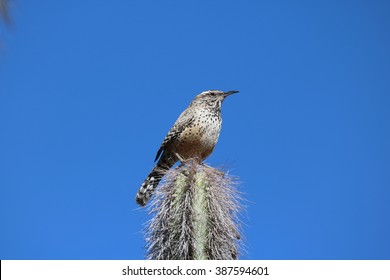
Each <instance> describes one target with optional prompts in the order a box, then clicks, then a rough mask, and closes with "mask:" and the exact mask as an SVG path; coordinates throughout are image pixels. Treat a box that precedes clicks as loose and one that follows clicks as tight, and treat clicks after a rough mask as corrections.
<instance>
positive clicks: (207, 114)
mask: <svg viewBox="0 0 390 280" xmlns="http://www.w3.org/2000/svg"><path fill="white" fill-rule="evenodd" d="M237 92H238V91H236V90H232V91H228V92H223V91H219V90H208V91H204V92H202V93H201V94H198V95H197V96H196V97H195V98H194V100H192V102H191V104H190V105H189V106H188V107H187V109H186V110H185V111H184V112H183V113H181V115H180V116H179V118H178V119H177V120H176V123H175V124H174V125H173V127H172V128H171V130H170V131H169V132H168V134H167V136H165V138H164V140H163V142H162V144H161V146H160V148H159V150H158V152H157V155H156V159H155V161H157V160H158V162H157V164H156V166H155V167H154V168H153V170H152V171H151V172H150V174H149V175H148V177H146V179H145V181H144V182H143V184H142V185H141V187H140V189H139V191H138V193H137V196H136V201H137V203H138V204H139V205H141V206H145V205H146V203H147V202H148V201H149V199H150V197H151V195H152V194H153V191H154V189H155V188H156V187H157V185H158V183H159V182H160V181H161V179H162V177H163V176H164V175H165V173H166V172H167V171H168V170H169V169H170V168H171V167H172V166H173V165H174V164H175V163H176V162H177V161H179V160H180V161H185V160H187V159H196V160H199V162H201V161H203V160H205V159H206V158H207V157H208V156H209V155H210V154H211V153H212V152H213V149H214V147H215V145H216V144H217V141H218V137H219V133H220V131H221V124H222V116H221V105H222V102H223V100H224V99H225V98H226V97H227V96H229V95H231V94H233V93H237Z"/></svg>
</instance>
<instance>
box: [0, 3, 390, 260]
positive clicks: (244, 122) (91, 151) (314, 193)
mask: <svg viewBox="0 0 390 280" xmlns="http://www.w3.org/2000/svg"><path fill="white" fill-rule="evenodd" d="M389 12H390V4H389V2H388V1H335V0H334V1H333V0H332V1H330V0H326V1H325V0H324V1H275V0H272V1H271V0H268V1H226V0H225V1H199V0H198V1H125V0H119V1H111V2H110V1H96V0H95V1H65V0H63V1H48V0H45V1H44V0H42V1H39V3H38V2H36V1H35V2H33V1H14V2H13V5H12V7H11V15H12V18H13V22H14V24H13V26H11V28H10V29H7V28H5V27H4V24H3V25H2V26H1V28H0V36H1V40H2V48H1V50H0V170H1V171H0V223H1V230H0V259H143V258H144V255H145V249H144V246H145V245H144V241H143V236H142V229H143V224H144V223H145V222H146V221H147V220H148V219H149V216H148V215H147V211H146V210H145V209H140V208H138V207H137V205H136V204H135V201H134V197H135V193H136V191H137V190H138V188H139V186H140V184H141V183H142V181H143V180H144V178H145V177H146V176H147V174H148V173H149V171H150V170H151V169H152V168H153V165H154V163H153V160H154V157H155V154H156V152H157V149H158V147H159V145H160V143H161V141H162V139H163V138H164V136H165V134H166V133H167V132H168V130H169V128H170V127H171V125H172V124H173V123H174V121H175V120H176V118H177V117H178V115H179V114H180V113H181V112H182V111H183V110H184V109H185V108H186V106H187V105H188V104H189V102H190V101H191V100H192V98H193V97H194V96H195V95H196V94H198V93H199V92H201V91H204V90H207V89H220V90H233V89H237V90H240V93H239V94H236V95H234V96H231V97H229V98H228V99H226V101H225V103H224V106H223V116H224V124H223V129H222V133H221V136H220V139H219V143H218V145H217V147H216V149H215V150H214V153H213V155H212V156H211V157H210V158H209V159H208V160H207V163H208V164H210V165H213V166H220V165H225V166H227V167H228V168H229V169H230V173H231V174H233V175H236V176H239V177H240V181H241V182H242V184H241V186H240V188H239V189H240V191H242V192H244V193H245V195H244V196H245V198H246V199H247V200H248V201H247V202H246V205H247V210H246V212H245V213H244V214H243V216H242V219H243V221H244V224H245V225H244V235H245V236H246V239H245V246H246V252H245V253H244V255H243V256H242V258H243V259H389V258H390V190H389V189H390V144H389V143H390V125H389V121H390V79H389V78H390V51H389V50H390V16H389V14H390V13H389Z"/></svg>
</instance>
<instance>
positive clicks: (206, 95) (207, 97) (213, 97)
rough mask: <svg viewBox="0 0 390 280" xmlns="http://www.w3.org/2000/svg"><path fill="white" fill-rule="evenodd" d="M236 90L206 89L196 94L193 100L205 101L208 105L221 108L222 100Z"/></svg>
mask: <svg viewBox="0 0 390 280" xmlns="http://www.w3.org/2000/svg"><path fill="white" fill-rule="evenodd" d="M237 92H238V90H231V91H227V92H224V91H220V90H207V91H204V92H202V93H200V94H198V95H197V96H196V97H195V99H194V102H197V103H206V104H207V105H208V106H212V107H217V108H221V105H222V102H223V101H224V100H225V98H226V97H228V96H229V95H231V94H234V93H237Z"/></svg>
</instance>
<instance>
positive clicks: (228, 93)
mask: <svg viewBox="0 0 390 280" xmlns="http://www.w3.org/2000/svg"><path fill="white" fill-rule="evenodd" d="M237 92H238V90H231V91H228V92H225V93H224V94H223V96H224V97H227V96H229V95H231V94H234V93H237Z"/></svg>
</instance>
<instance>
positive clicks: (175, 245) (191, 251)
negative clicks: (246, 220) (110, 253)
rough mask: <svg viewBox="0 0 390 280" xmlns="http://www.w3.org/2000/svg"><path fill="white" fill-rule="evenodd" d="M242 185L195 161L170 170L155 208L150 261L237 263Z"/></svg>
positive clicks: (148, 237) (149, 236) (149, 232)
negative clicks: (232, 261) (239, 187)
mask: <svg viewBox="0 0 390 280" xmlns="http://www.w3.org/2000/svg"><path fill="white" fill-rule="evenodd" d="M236 185H237V183H236V180H235V179H233V178H232V177H231V176H229V175H227V174H226V173H225V172H223V171H221V170H219V169H216V168H212V167H210V166H207V165H205V164H203V163H198V162H196V161H195V160H189V161H186V163H184V164H182V165H181V166H179V167H176V168H175V169H172V170H170V171H169V172H168V173H167V175H166V179H165V181H164V183H163V185H162V186H160V187H159V188H157V189H156V193H155V195H154V198H153V200H152V203H151V205H150V207H149V211H150V214H151V215H153V217H152V219H151V220H150V221H149V222H148V223H147V226H146V242H147V258H148V259H151V260H232V259H237V257H238V254H239V250H240V247H241V246H240V243H241V238H240V233H239V228H240V226H239V220H238V213H239V212H240V210H241V206H240V203H239V200H240V195H239V193H238V191H237V190H236Z"/></svg>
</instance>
